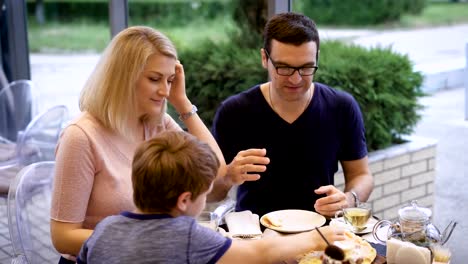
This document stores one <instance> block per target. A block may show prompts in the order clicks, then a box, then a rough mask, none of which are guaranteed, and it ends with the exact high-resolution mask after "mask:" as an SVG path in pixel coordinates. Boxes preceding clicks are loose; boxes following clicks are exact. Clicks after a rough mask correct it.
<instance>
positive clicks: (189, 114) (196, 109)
mask: <svg viewBox="0 0 468 264" xmlns="http://www.w3.org/2000/svg"><path fill="white" fill-rule="evenodd" d="M197 111H198V108H197V107H196V106H195V105H192V109H191V110H190V112H187V113H182V114H180V115H179V119H180V120H181V121H185V120H187V118H189V117H191V116H193V115H194V114H196V113H197Z"/></svg>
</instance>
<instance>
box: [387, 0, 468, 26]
mask: <svg viewBox="0 0 468 264" xmlns="http://www.w3.org/2000/svg"><path fill="white" fill-rule="evenodd" d="M460 23H468V2H460V3H431V4H429V5H428V6H427V7H426V8H425V9H424V10H423V12H422V14H421V15H404V16H402V18H401V20H400V22H399V23H397V24H396V25H397V26H400V27H410V28H415V27H429V26H440V25H453V24H460Z"/></svg>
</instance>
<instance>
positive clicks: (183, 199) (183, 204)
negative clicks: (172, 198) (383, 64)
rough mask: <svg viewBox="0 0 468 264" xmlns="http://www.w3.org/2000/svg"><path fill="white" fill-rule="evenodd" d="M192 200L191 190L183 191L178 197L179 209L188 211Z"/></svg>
mask: <svg viewBox="0 0 468 264" xmlns="http://www.w3.org/2000/svg"><path fill="white" fill-rule="evenodd" d="M191 201H192V193H191V192H183V193H181V194H180V195H179V198H177V209H179V210H180V211H182V212H185V211H187V209H188V207H189V205H190V202H191Z"/></svg>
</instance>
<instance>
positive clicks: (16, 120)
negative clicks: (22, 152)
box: [0, 80, 36, 141]
mask: <svg viewBox="0 0 468 264" xmlns="http://www.w3.org/2000/svg"><path fill="white" fill-rule="evenodd" d="M33 94H34V84H33V82H32V81H30V80H18V81H14V82H11V83H9V84H8V85H7V86H6V87H4V88H3V89H2V90H0V137H3V138H6V139H8V140H10V141H16V135H17V134H18V131H20V130H24V129H25V128H26V126H27V125H28V124H29V122H30V121H31V119H32V118H33V116H34V115H35V114H36V109H35V108H36V107H35V101H36V100H35V99H34V96H33Z"/></svg>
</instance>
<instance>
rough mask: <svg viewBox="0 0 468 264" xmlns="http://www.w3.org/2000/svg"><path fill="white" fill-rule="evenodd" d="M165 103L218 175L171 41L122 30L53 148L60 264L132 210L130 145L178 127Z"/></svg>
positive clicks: (54, 231)
mask: <svg viewBox="0 0 468 264" xmlns="http://www.w3.org/2000/svg"><path fill="white" fill-rule="evenodd" d="M166 101H168V102H169V103H170V104H171V105H172V106H173V107H174V108H175V110H176V111H177V112H178V113H180V116H179V118H180V119H181V120H182V121H183V122H184V125H185V126H186V128H187V130H188V132H189V133H191V134H193V135H194V136H196V137H197V138H198V139H200V140H201V141H204V142H205V143H207V144H208V145H209V146H210V147H211V148H212V149H213V151H214V152H215V153H216V155H217V157H218V158H219V160H220V161H221V168H220V169H219V171H218V176H220V175H224V174H225V162H224V158H223V155H222V153H221V151H220V149H219V147H218V145H217V144H216V141H215V140H214V138H213V137H212V135H211V133H210V131H209V130H208V128H207V127H206V126H205V125H204V124H203V122H202V120H201V119H200V118H199V117H198V115H197V114H196V107H195V106H193V105H192V103H191V102H190V100H189V99H188V98H187V95H186V93H185V76H184V70H183V66H182V65H181V64H180V63H179V61H178V59H177V52H176V49H175V47H174V45H173V44H172V42H171V41H170V40H169V39H168V38H167V37H166V36H165V35H163V34H162V33H160V32H158V31H156V30H154V29H152V28H149V27H144V26H135V27H130V28H127V29H125V30H123V31H122V32H120V33H119V34H118V35H117V36H115V37H114V39H113V40H112V41H111V43H110V44H109V46H108V47H107V48H106V49H105V51H104V53H103V55H102V58H101V59H100V61H99V63H98V64H97V66H96V68H95V69H94V71H93V72H92V74H91V76H90V78H89V79H88V81H87V83H86V85H85V87H84V89H83V91H82V93H81V96H80V110H81V111H82V113H81V115H80V116H79V117H78V118H77V119H75V120H74V121H73V122H71V124H70V125H69V126H68V127H66V129H65V130H64V132H63V133H62V135H61V138H60V141H59V144H58V146H57V151H56V171H55V181H54V191H53V197H52V210H51V235H52V241H53V243H54V246H55V247H56V249H57V250H58V251H59V252H61V253H62V254H64V257H63V258H62V259H61V260H60V263H67V262H68V260H72V261H73V260H74V256H75V255H76V254H78V252H79V250H80V247H81V246H82V244H83V242H84V241H85V240H86V239H87V238H88V237H89V236H90V235H91V233H92V232H93V229H94V227H95V226H96V224H97V223H98V222H99V221H100V220H101V219H103V218H104V217H106V216H109V215H116V214H119V213H120V212H121V211H131V210H134V209H135V205H134V203H133V200H132V195H133V191H132V181H131V163H132V159H133V155H134V152H135V150H136V147H137V146H138V145H139V143H141V142H142V141H145V140H148V139H150V138H153V137H154V136H155V135H157V134H158V133H160V132H162V131H165V130H182V128H181V127H180V126H179V125H178V124H177V123H176V122H175V121H174V119H173V118H172V117H171V116H169V115H168V114H167V113H166ZM154 191H155V192H157V190H154ZM67 255H70V256H67Z"/></svg>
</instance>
